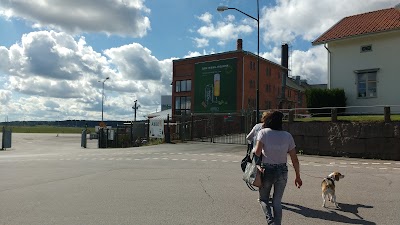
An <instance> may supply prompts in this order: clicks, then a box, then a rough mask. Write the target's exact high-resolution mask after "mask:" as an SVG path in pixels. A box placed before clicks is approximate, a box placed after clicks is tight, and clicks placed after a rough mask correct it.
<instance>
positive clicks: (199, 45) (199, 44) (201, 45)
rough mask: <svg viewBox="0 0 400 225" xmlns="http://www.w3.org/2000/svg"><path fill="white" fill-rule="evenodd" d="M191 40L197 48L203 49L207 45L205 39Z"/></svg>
mask: <svg viewBox="0 0 400 225" xmlns="http://www.w3.org/2000/svg"><path fill="white" fill-rule="evenodd" d="M193 40H194V42H195V43H196V47H197V48H204V47H207V46H208V45H209V44H208V39H206V38H193Z"/></svg>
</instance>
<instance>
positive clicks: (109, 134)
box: [98, 120, 149, 148]
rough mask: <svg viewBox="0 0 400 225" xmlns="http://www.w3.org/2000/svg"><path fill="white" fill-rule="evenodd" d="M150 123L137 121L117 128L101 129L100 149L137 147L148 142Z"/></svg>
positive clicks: (99, 136) (99, 134) (99, 137)
mask: <svg viewBox="0 0 400 225" xmlns="http://www.w3.org/2000/svg"><path fill="white" fill-rule="evenodd" d="M148 126H149V121H148V120H147V121H135V122H131V123H129V124H118V125H117V126H116V128H112V129H107V128H101V129H99V131H98V147H99V148H127V147H137V146H140V145H142V144H143V143H144V142H147V141H148V139H149V132H148V130H149V129H148Z"/></svg>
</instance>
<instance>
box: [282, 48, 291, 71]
mask: <svg viewBox="0 0 400 225" xmlns="http://www.w3.org/2000/svg"><path fill="white" fill-rule="evenodd" d="M281 65H282V66H283V67H286V68H288V66H289V45H288V44H283V45H282V58H281Z"/></svg>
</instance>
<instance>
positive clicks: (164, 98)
mask: <svg viewBox="0 0 400 225" xmlns="http://www.w3.org/2000/svg"><path fill="white" fill-rule="evenodd" d="M171 108H172V95H161V111H164V110H167V109H171Z"/></svg>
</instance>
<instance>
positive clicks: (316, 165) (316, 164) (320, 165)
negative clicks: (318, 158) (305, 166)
mask: <svg viewBox="0 0 400 225" xmlns="http://www.w3.org/2000/svg"><path fill="white" fill-rule="evenodd" d="M313 166H321V165H319V164H315V165H313Z"/></svg>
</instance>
